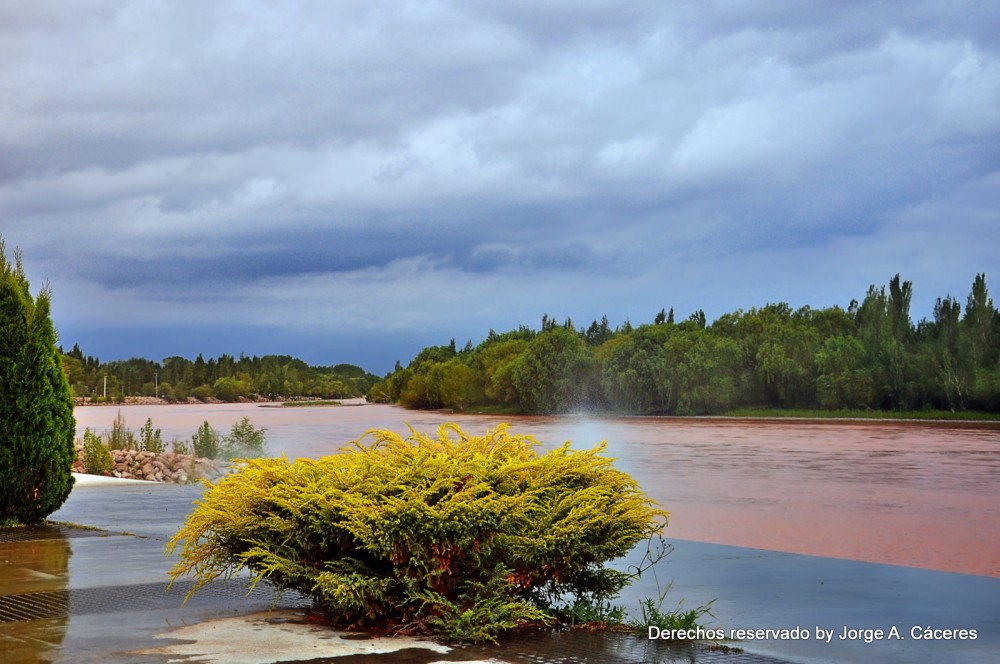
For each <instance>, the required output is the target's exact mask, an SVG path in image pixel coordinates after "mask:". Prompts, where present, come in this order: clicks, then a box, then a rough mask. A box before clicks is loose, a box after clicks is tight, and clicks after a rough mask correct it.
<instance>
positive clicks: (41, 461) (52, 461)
mask: <svg viewBox="0 0 1000 664" xmlns="http://www.w3.org/2000/svg"><path fill="white" fill-rule="evenodd" d="M51 297H52V293H51V291H50V290H49V288H48V287H45V288H42V290H41V291H40V292H39V294H38V296H37V297H36V298H32V296H31V292H30V289H29V284H28V279H27V277H26V276H25V273H24V268H23V266H22V264H21V254H20V251H15V252H14V263H13V264H11V263H10V262H9V261H8V259H7V253H6V246H5V244H4V241H3V238H0V524H9V523H40V522H41V521H43V520H44V519H45V517H47V516H48V515H49V514H51V513H52V512H54V511H55V510H57V509H59V506H60V505H62V504H63V502H64V501H65V500H66V498H67V496H69V493H70V491H71V490H72V489H73V476H72V475H71V473H70V469H71V468H72V465H73V460H74V459H75V458H76V449H75V447H74V441H73V436H74V431H75V428H76V422H75V420H74V419H73V398H72V396H71V394H70V389H69V383H68V382H67V380H66V374H65V373H64V372H63V368H62V362H61V359H60V353H59V350H58V348H56V332H55V328H54V327H53V325H52V320H51V319H50V316H49V311H50V302H51Z"/></svg>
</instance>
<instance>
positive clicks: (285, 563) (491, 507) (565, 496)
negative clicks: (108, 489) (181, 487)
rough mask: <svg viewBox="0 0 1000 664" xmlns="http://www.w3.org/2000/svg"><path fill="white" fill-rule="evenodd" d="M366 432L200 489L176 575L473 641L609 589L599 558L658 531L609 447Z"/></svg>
mask: <svg viewBox="0 0 1000 664" xmlns="http://www.w3.org/2000/svg"><path fill="white" fill-rule="evenodd" d="M368 436H369V437H370V438H371V440H370V441H367V442H366V441H365V439H362V440H361V441H355V442H353V443H351V444H350V445H349V446H348V447H345V448H343V449H342V450H341V451H340V453H338V454H336V455H333V456H329V457H325V458H323V459H320V460H318V461H317V460H310V459H297V460H296V461H295V462H289V461H288V460H287V459H285V458H281V459H255V460H250V461H247V462H246V463H245V465H244V467H243V468H242V469H241V470H240V471H239V472H237V473H235V474H233V475H230V476H229V477H227V478H225V479H223V480H222V481H220V482H219V483H218V484H217V485H209V488H208V490H207V491H206V493H205V495H204V497H203V499H202V500H201V501H200V502H199V503H198V504H197V507H196V509H195V510H194V512H193V513H192V514H191V516H190V517H189V518H188V520H187V522H186V523H185V525H184V527H183V528H182V529H181V530H180V531H179V532H178V533H177V534H176V535H174V537H173V538H172V539H171V540H170V543H169V545H168V549H167V553H168V555H169V554H170V553H172V552H173V551H174V550H175V549H176V548H177V547H178V546H179V547H180V554H179V556H180V561H179V562H178V563H177V564H176V565H175V566H174V567H173V569H172V570H171V572H170V573H171V576H172V578H177V577H178V576H181V575H184V574H193V575H194V576H195V577H196V585H195V589H197V588H199V587H201V586H202V585H204V584H206V583H208V582H209V581H211V580H213V579H215V578H217V577H218V576H220V575H225V574H229V573H232V572H235V571H237V570H239V569H242V568H249V569H250V570H252V571H253V572H254V573H255V574H256V575H257V578H258V579H268V580H269V581H270V582H272V583H274V584H276V585H277V586H279V587H281V588H293V589H296V590H299V591H302V592H304V593H307V594H310V595H312V597H313V598H314V600H315V606H316V608H317V609H318V610H320V611H322V612H323V613H325V614H326V615H327V616H328V617H329V618H331V619H332V620H333V621H335V622H337V623H340V624H345V625H353V626H358V627H388V626H392V627H401V628H404V629H406V630H408V631H415V632H419V631H429V632H433V633H435V634H437V635H438V636H441V637H443V638H446V639H452V640H472V641H479V640H487V639H494V638H495V636H496V635H497V634H498V633H500V632H501V631H503V630H506V629H510V628H513V627H516V626H520V625H524V624H529V623H548V622H551V621H552V620H553V618H554V616H553V612H552V607H553V603H552V599H553V598H559V597H573V598H577V599H578V598H581V597H588V596H594V597H608V596H611V595H613V594H616V593H617V592H618V591H619V590H620V589H621V588H622V587H623V586H624V585H625V584H626V583H627V581H628V576H627V575H626V574H624V573H621V572H617V571H614V570H609V569H605V568H604V564H605V563H606V562H607V561H609V560H611V559H613V558H617V557H619V556H622V555H624V554H625V553H626V552H627V551H629V550H630V549H631V548H632V547H633V546H634V545H635V544H636V543H638V542H640V541H641V540H643V539H645V538H648V537H650V536H654V535H658V534H660V532H661V531H662V529H663V527H664V526H665V525H666V517H667V513H666V512H665V511H663V510H661V509H658V508H657V507H656V506H655V503H653V501H651V500H650V499H649V498H647V497H646V496H645V494H643V492H642V490H641V489H640V488H639V486H638V485H637V484H636V482H635V481H634V480H633V479H632V478H631V477H629V476H628V475H627V474H625V473H623V472H621V471H618V470H615V469H614V468H613V467H612V460H611V459H609V458H607V457H604V456H602V455H601V453H602V452H603V451H604V444H603V443H602V444H601V445H598V446H597V447H595V448H594V449H592V450H587V451H573V450H570V449H569V443H568V442H567V443H566V444H564V445H563V446H561V447H559V448H558V449H554V450H552V451H549V452H547V453H545V454H539V453H538V452H537V451H536V450H535V446H536V445H537V443H536V442H535V441H534V440H533V439H532V438H530V437H527V436H517V435H511V434H509V433H508V429H507V427H506V426H505V425H502V426H500V427H498V428H497V429H495V430H493V431H488V432H487V433H486V434H485V435H483V436H470V435H468V434H466V433H464V432H462V431H461V430H460V429H459V428H458V427H457V426H455V425H447V426H444V427H442V428H441V429H440V430H439V431H438V433H437V436H436V437H434V436H430V435H427V434H422V433H418V432H416V431H411V435H410V437H409V438H405V439H404V438H403V437H402V436H400V435H398V434H396V433H393V432H391V431H372V432H369V433H368Z"/></svg>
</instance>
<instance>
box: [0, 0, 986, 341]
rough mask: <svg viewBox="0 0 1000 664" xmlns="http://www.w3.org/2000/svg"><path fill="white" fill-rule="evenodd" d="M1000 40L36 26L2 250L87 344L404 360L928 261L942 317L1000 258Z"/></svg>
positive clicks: (431, 19) (250, 6)
mask: <svg viewBox="0 0 1000 664" xmlns="http://www.w3.org/2000/svg"><path fill="white" fill-rule="evenodd" d="M998 34H1000V17H998V15H997V13H996V12H994V11H991V10H990V8H989V7H988V6H985V5H981V3H974V2H967V3H958V4H957V5H955V4H949V5H948V6H944V5H942V4H941V3H937V2H930V1H928V2H918V3H913V2H901V1H885V2H864V3H861V2H857V3H855V2H849V3H847V2H828V3H820V4H817V3H811V4H802V3H795V2H788V3H767V4H766V5H762V4H761V3H754V2H681V3H669V4H662V3H631V4H628V5H625V6H623V5H622V4H621V3H611V2H604V1H597V0H593V1H589V2H573V3H570V2H553V3H545V4H544V6H541V5H539V4H538V3H528V2H520V1H516V2H511V1H507V2H487V3H476V4H474V5H468V4H462V3H452V2H441V3H409V4H405V5H399V4H398V3H381V2H361V1H360V0H359V1H357V2H338V3H325V2H314V3H298V4H296V5H294V6H291V5H282V4H274V3H263V2H261V3H245V2H240V3H236V2H231V3H226V2H221V3H212V4H210V5H199V4H195V3H169V4H153V3H144V2H122V1H111V0H108V1H102V0H92V1H90V2H80V3H74V4H73V5H72V6H67V7H62V6H60V7H58V8H56V7H50V6H47V5H43V6H38V7H35V6H30V7H29V6H27V5H24V6H10V5H7V6H4V7H2V8H0V126H2V127H3V128H4V129H3V130H2V131H0V155H2V158H0V220H2V221H0V232H3V234H4V235H5V236H6V237H7V240H8V243H9V244H12V245H14V244H16V245H20V246H22V248H23V249H24V253H25V259H26V261H27V263H28V269H29V271H30V272H31V274H32V276H33V277H35V281H36V283H38V282H39V279H45V278H47V279H49V280H50V281H51V282H52V285H53V287H54V289H55V291H56V296H57V297H56V307H57V314H59V315H61V316H63V319H62V321H61V323H60V326H61V328H62V329H63V332H64V336H66V335H72V334H73V333H74V331H79V333H80V334H81V335H83V334H84V333H85V332H84V331H85V330H91V331H92V330H96V329H100V328H101V326H102V325H104V324H105V323H104V321H106V320H107V319H108V317H109V316H114V317H117V318H118V319H123V320H128V321H130V323H129V325H133V326H146V327H147V328H148V327H150V326H153V325H155V326H158V327H157V329H159V330H161V331H162V330H166V329H168V328H169V326H170V325H171V324H172V322H171V321H174V320H175V321H177V324H181V323H183V324H185V325H188V326H189V327H190V326H191V325H196V324H204V325H214V326H223V327H224V326H225V325H227V324H231V323H232V322H233V321H244V320H250V321H253V320H256V321H257V322H259V323H260V324H261V325H266V326H269V329H273V330H275V332H274V334H260V335H257V336H256V337H255V338H257V339H272V340H276V339H279V338H280V339H282V340H285V341H287V340H288V339H291V338H294V336H295V332H294V329H295V326H298V327H302V328H305V327H308V328H310V329H313V328H317V329H318V328H322V329H323V330H325V331H326V332H327V333H329V334H341V335H347V336H350V335H357V334H359V333H360V331H365V330H367V331H371V330H377V329H389V330H394V332H393V334H396V335H397V337H396V338H398V339H401V340H404V341H400V342H399V343H400V344H401V345H400V348H402V347H403V346H405V339H416V338H417V336H420V335H424V336H421V338H425V336H426V335H428V334H430V335H433V333H435V332H440V333H441V334H449V335H450V334H458V335H459V336H461V334H466V335H467V336H476V335H477V334H479V335H481V334H482V333H483V332H484V331H485V330H486V329H488V328H489V327H495V328H498V329H500V328H503V327H505V326H513V325H517V324H519V323H522V322H534V321H536V319H537V318H539V317H540V315H541V313H544V312H548V313H552V314H555V315H557V316H560V317H561V316H563V315H564V314H565V315H572V316H573V317H574V318H575V319H579V318H586V317H591V318H592V317H595V316H596V317H599V316H600V315H601V314H603V313H608V314H609V315H617V316H618V317H619V319H624V318H626V317H631V318H633V319H637V318H642V317H643V316H647V315H648V316H647V317H651V315H652V314H651V313H650V312H654V313H655V311H658V310H659V308H660V307H661V306H670V305H671V304H675V303H676V305H677V306H678V308H679V309H683V308H685V307H687V308H690V309H693V308H704V309H705V310H706V311H707V312H708V311H712V312H714V313H716V314H718V313H722V312H723V311H726V310H729V309H732V308H735V307H739V306H742V307H747V306H754V305H760V304H763V301H773V300H782V299H789V300H792V299H795V297H796V296H801V297H802V300H803V301H800V302H799V303H800V304H805V303H809V304H815V305H818V306H819V305H823V304H832V303H840V304H846V303H847V301H849V300H850V298H851V297H858V296H860V295H861V294H862V293H863V289H864V288H865V287H866V286H867V284H868V283H871V282H872V281H879V282H881V281H884V280H885V279H887V278H888V277H889V276H891V275H892V274H894V273H895V272H897V271H898V272H903V273H904V276H905V277H906V278H910V279H912V280H913V281H914V282H915V284H916V286H917V288H918V293H919V292H921V291H920V290H919V289H920V288H921V287H925V288H927V300H928V301H931V300H932V299H933V297H936V296H938V295H943V294H945V292H952V293H955V292H956V291H958V292H959V293H961V292H962V291H963V289H967V285H964V284H966V282H969V281H971V278H972V277H973V275H974V274H975V273H976V272H979V271H987V272H988V273H990V274H992V273H993V272H994V271H995V270H993V268H995V267H996V265H997V264H996V259H995V256H997V255H998V254H1000V246H998V243H1000V240H998V239H997V238H998V237H1000V235H998V234H997V233H996V232H995V230H992V232H990V231H991V229H995V228H996V227H997V224H998V223H1000V219H998V218H997V210H998V209H1000V207H998V201H997V200H996V197H995V195H993V194H992V191H993V190H992V189H991V187H993V185H995V183H996V178H997V173H998V172H1000V157H998V156H997V155H1000V49H998V45H1000V39H998V38H997V35H998ZM36 275H37V276H36ZM956 284H958V285H956ZM338 289H342V291H341V290H338ZM345 293H347V294H349V295H345ZM810 295H812V297H810ZM63 298H66V299H63ZM248 298H250V301H252V302H253V304H252V305H248V304H247V302H248ZM67 300H72V301H67ZM762 300H763V301H762ZM178 303H183V304H188V305H190V306H185V307H179V305H178ZM286 303H287V304H286ZM917 304H918V303H917V302H916V300H915V305H917ZM248 311H252V313H253V314H254V316H249V315H248V313H247V312H248ZM453 311H461V312H462V315H453ZM459 328H461V330H464V332H460V331H459ZM416 330H419V331H420V334H419V335H418V334H417V332H415V331H416ZM86 334H91V332H86ZM315 334H321V332H315ZM97 336H99V335H97ZM170 336H171V335H170V333H168V332H162V334H160V335H159V336H156V335H153V336H150V337H149V338H151V339H152V338H156V339H159V340H161V341H158V342H157V343H162V340H163V339H169V338H170ZM347 336H345V337H344V338H347ZM213 338H218V335H216V336H215V337H213ZM351 338H357V337H356V336H355V337H351ZM303 339H305V337H303ZM310 339H312V340H313V341H308V342H307V341H303V342H302V344H303V348H305V347H307V346H309V344H312V343H314V339H315V337H310ZM383 341H384V339H383ZM261 343H264V342H261ZM309 347H311V346H309ZM95 350H99V351H100V352H101V353H103V354H105V355H107V354H108V353H112V354H113V353H114V352H115V351H114V349H113V348H109V349H108V350H100V349H95ZM273 350H279V351H280V350H282V349H273ZM156 354H157V351H155V350H151V351H150V355H153V356H155V355H156ZM395 359H396V357H393V358H392V360H395Z"/></svg>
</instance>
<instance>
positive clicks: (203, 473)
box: [73, 444, 229, 484]
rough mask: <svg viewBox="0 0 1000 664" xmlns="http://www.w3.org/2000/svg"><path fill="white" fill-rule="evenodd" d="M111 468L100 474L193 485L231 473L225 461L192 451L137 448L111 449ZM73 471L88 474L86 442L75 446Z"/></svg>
mask: <svg viewBox="0 0 1000 664" xmlns="http://www.w3.org/2000/svg"><path fill="white" fill-rule="evenodd" d="M110 452H111V460H112V464H113V465H112V466H111V470H110V471H105V472H103V473H101V475H104V476H105V477H120V478H123V479H134V480H148V481H150V482H167V483H173V484H190V483H192V482H195V481H197V480H200V479H207V480H209V481H212V480H215V479H218V478H219V477H222V476H223V475H225V474H226V473H227V472H228V468H229V466H228V465H227V464H225V463H224V462H222V461H217V460H215V459H205V458H202V457H196V456H194V455H192V454H175V453H173V452H162V453H155V452H140V451H138V450H111V451H110ZM73 472H74V473H86V472H87V470H86V467H85V466H84V463H83V445H82V444H77V446H76V461H75V462H74V463H73Z"/></svg>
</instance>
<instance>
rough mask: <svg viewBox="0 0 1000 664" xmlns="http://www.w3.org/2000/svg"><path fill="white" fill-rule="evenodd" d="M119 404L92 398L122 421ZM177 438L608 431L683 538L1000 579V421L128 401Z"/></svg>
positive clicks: (329, 445)
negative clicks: (256, 429) (246, 432)
mask: <svg viewBox="0 0 1000 664" xmlns="http://www.w3.org/2000/svg"><path fill="white" fill-rule="evenodd" d="M117 412H118V409H117V408H108V407H82V408H77V409H76V412H75V415H76V418H77V425H78V427H79V430H80V432H82V431H83V428H84V427H90V428H91V429H93V430H97V431H103V430H105V429H110V427H111V423H112V421H113V420H114V418H115V415H116V414H117ZM121 413H122V414H123V415H124V416H125V418H126V423H127V426H129V427H130V428H132V429H133V430H138V429H139V428H140V427H141V426H142V424H143V423H144V422H145V420H146V418H147V417H151V418H152V419H153V423H154V425H155V426H156V427H159V428H161V429H162V430H163V437H164V440H165V441H170V440H171V439H172V438H175V437H176V438H182V439H186V438H190V436H191V434H192V433H194V431H195V430H196V429H197V428H198V426H199V425H200V424H201V423H202V422H203V421H205V420H208V421H209V422H210V423H211V424H212V426H214V427H215V428H217V429H220V430H222V431H225V430H228V428H229V427H230V426H231V425H232V424H233V423H234V422H236V421H238V420H239V419H240V418H242V417H243V416H244V415H248V416H249V417H250V419H251V420H252V421H253V422H254V424H256V425H257V426H263V427H266V428H267V429H268V441H269V447H268V449H269V452H270V453H271V454H273V455H280V454H286V455H287V456H288V457H289V458H294V457H303V456H305V457H318V456H323V455H325V454H331V453H333V452H335V451H336V450H337V448H338V447H340V446H341V445H343V444H344V443H345V442H347V441H349V440H353V439H356V438H358V437H360V436H362V435H363V434H364V432H365V430H367V429H371V428H390V429H394V430H397V431H405V430H406V425H407V423H409V424H410V425H412V426H413V427H414V428H416V429H419V430H431V429H434V428H435V427H437V426H438V425H439V424H441V423H443V422H447V421H454V422H458V423H459V424H460V425H461V426H462V427H463V428H465V429H466V430H469V431H472V432H476V433H480V432H482V431H484V430H486V429H488V428H491V427H494V426H496V425H497V424H499V423H500V422H503V421H508V422H509V423H510V424H511V428H512V430H513V431H515V432H518V433H528V434H531V435H533V436H534V437H535V438H537V439H538V440H539V441H540V442H541V443H542V444H543V446H552V445H557V444H559V443H562V442H563V441H565V440H572V441H573V444H574V447H578V448H583V447H590V446H592V445H594V444H596V443H598V442H600V441H601V440H607V443H608V453H609V454H610V455H611V456H613V457H615V458H617V459H618V462H617V466H618V467H619V468H621V469H622V470H625V471H627V472H629V473H631V474H632V475H633V476H634V477H635V478H636V479H637V480H638V481H639V482H640V484H641V485H642V486H643V488H644V489H645V490H646V491H647V492H648V493H649V494H650V496H652V497H653V498H655V499H656V500H658V501H660V502H661V503H662V504H663V505H664V506H665V507H666V508H667V509H668V510H670V512H671V518H670V527H669V528H668V533H669V535H670V536H672V537H677V538H683V539H692V540H701V541H705V542H714V543H719V544H732V545H737V546H748V547H754V548H761V549H772V550H779V551H789V552H794V553H806V554H812V555H821V556H833V557H838V558H850V559H855V560H865V561H869V562H883V563H892V564H897V565H908V566H914V567H924V568H929V569H938V570H945V571H954V572H964V573H969V574H982V575H989V576H994V577H1000V427H998V426H996V425H991V424H983V425H975V426H966V425H941V424H930V423H871V422H861V423H857V422H826V421H823V422H806V421H790V420H781V421H759V420H719V419H670V418H593V417H586V416H560V417H503V418H500V417H492V416H481V415H458V414H446V413H438V412H418V411H407V410H403V409H400V408H396V407H394V406H380V405H370V406H354V407H310V408H268V407H261V406H259V405H255V404H233V405H198V406H194V405H185V406H123V407H122V408H121Z"/></svg>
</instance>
